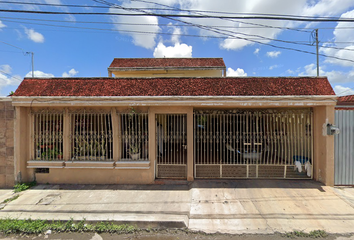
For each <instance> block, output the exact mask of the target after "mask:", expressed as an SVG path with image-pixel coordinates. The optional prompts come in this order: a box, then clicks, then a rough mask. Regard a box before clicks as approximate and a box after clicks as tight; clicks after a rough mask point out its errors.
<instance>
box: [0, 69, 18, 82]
mask: <svg viewBox="0 0 354 240" xmlns="http://www.w3.org/2000/svg"><path fill="white" fill-rule="evenodd" d="M0 73H1V74H4V75H6V76H8V77H11V78H14V79H17V80H19V81H22V79H20V78H18V77H16V76H13V75H11V74H8V73H7V72H5V71H3V70H0Z"/></svg>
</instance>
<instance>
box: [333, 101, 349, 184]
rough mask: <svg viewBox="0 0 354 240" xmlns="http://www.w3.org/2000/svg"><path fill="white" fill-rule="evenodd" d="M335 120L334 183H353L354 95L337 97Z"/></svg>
mask: <svg viewBox="0 0 354 240" xmlns="http://www.w3.org/2000/svg"><path fill="white" fill-rule="evenodd" d="M335 122H336V125H337V126H338V127H339V129H340V131H341V133H340V134H339V135H337V136H335V151H334V152H335V155H334V156H335V159H334V160H335V178H334V184H335V185H347V186H348V185H349V186H353V185H354V95H348V96H342V97H338V102H337V106H336V111H335Z"/></svg>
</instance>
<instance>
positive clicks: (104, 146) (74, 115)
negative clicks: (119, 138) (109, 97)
mask: <svg viewBox="0 0 354 240" xmlns="http://www.w3.org/2000/svg"><path fill="white" fill-rule="evenodd" d="M69 115H70V120H71V121H70V141H71V143H70V146H71V148H70V156H71V159H72V160H75V161H106V160H112V159H113V139H112V120H111V113H110V111H97V110H85V109H83V110H79V111H72V112H69Z"/></svg>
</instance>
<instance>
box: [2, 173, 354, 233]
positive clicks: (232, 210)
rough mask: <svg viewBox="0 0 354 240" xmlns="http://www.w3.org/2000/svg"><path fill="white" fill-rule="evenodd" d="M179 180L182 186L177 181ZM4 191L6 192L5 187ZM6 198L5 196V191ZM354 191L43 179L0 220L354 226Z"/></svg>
mask: <svg viewBox="0 0 354 240" xmlns="http://www.w3.org/2000/svg"><path fill="white" fill-rule="evenodd" d="M176 183H177V184H176ZM0 194H1V192H0ZM0 198H1V197H0ZM353 199H354V191H352V189H350V188H331V187H326V186H323V185H321V184H320V183H318V182H314V181H290V180H237V181H234V180H233V181H231V180H230V181H229V180H220V181H208V180H203V181H194V182H193V183H189V184H188V183H187V182H181V181H177V182H173V181H167V182H166V184H164V185H39V186H36V187H35V188H33V189H30V190H27V191H25V192H22V193H21V196H20V197H19V198H18V199H16V200H14V201H13V202H11V203H9V204H7V205H6V206H5V207H4V208H3V209H2V210H1V211H0V218H6V217H11V218H20V219H27V218H32V219H37V218H40V219H49V220H52V219H58V220H69V219H70V218H73V219H74V220H82V219H83V218H85V219H86V220H87V221H105V220H111V221H118V222H124V223H126V222H128V223H134V224H138V225H141V226H150V227H155V226H161V225H164V226H169V227H183V226H186V227H189V228H190V229H191V230H201V231H204V232H209V233H212V232H222V233H237V234H241V233H252V234H256V233H258V234H264V233H274V232H289V231H293V230H303V231H305V232H309V231H311V230H319V229H321V230H325V231H327V232H329V233H341V234H345V233H353V232H354V227H353V226H354V201H353Z"/></svg>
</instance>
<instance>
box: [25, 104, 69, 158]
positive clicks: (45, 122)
mask: <svg viewBox="0 0 354 240" xmlns="http://www.w3.org/2000/svg"><path fill="white" fill-rule="evenodd" d="M63 115H64V112H63V111H57V110H48V109H47V110H38V111H33V112H32V116H33V120H34V121H33V132H32V141H33V143H34V144H33V145H34V160H43V161H54V160H62V158H63Z"/></svg>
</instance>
